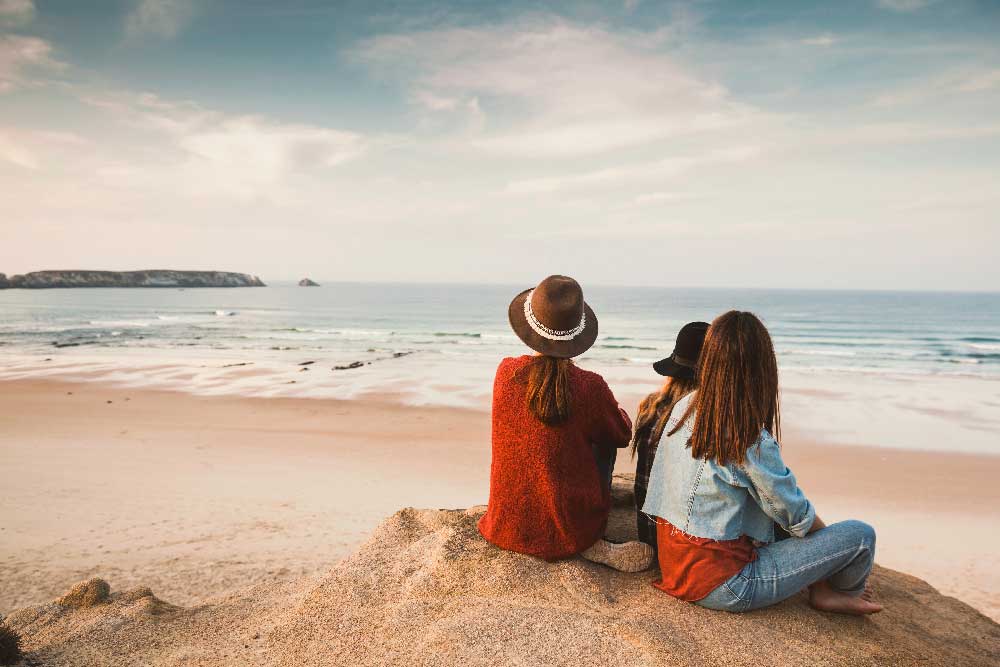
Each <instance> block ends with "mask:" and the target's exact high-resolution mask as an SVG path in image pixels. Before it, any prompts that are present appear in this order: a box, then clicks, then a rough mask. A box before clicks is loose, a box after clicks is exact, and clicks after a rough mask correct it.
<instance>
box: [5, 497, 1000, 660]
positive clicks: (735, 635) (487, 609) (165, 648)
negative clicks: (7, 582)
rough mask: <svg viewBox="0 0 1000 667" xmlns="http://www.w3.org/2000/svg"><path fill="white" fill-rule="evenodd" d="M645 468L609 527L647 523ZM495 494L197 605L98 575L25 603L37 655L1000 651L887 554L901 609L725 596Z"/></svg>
mask: <svg viewBox="0 0 1000 667" xmlns="http://www.w3.org/2000/svg"><path fill="white" fill-rule="evenodd" d="M630 487H631V481H630V480H628V479H625V478H619V479H617V480H616V484H615V493H614V499H615V509H614V511H613V513H612V519H611V522H610V525H609V535H610V536H612V537H617V538H626V537H629V534H630V533H631V532H633V531H634V528H633V525H634V511H633V510H632V509H631V503H632V497H631V491H630ZM483 510H484V508H483V507H473V508H471V509H467V510H418V509H412V508H409V509H403V510H400V511H399V512H397V513H396V514H395V515H393V516H392V517H390V518H388V519H386V520H385V521H384V522H383V523H382V525H381V526H379V527H378V529H377V530H376V531H375V533H374V534H373V535H372V536H371V538H370V539H369V540H368V542H367V543H365V544H364V545H363V546H362V547H361V548H360V549H358V551H357V552H355V553H354V554H353V555H351V556H349V557H348V558H346V559H345V560H343V561H341V562H340V563H339V564H338V565H336V566H335V567H334V568H333V569H332V570H331V571H330V572H328V573H327V574H326V575H323V576H320V577H316V578H306V579H301V580H297V581H292V582H285V583H268V584H261V585H258V586H255V587H252V588H249V589H246V590H244V591H241V592H239V593H236V594H233V595H229V596H226V597H221V598H218V599H215V600H210V601H208V602H206V603H205V604H201V605H197V606H194V607H186V608H184V607H175V606H173V605H170V604H168V603H166V602H163V601H162V600H159V599H158V598H157V597H156V596H155V595H153V593H152V592H151V591H150V590H149V589H148V588H138V589H134V590H130V591H127V592H118V593H116V592H112V593H111V594H110V595H106V594H105V593H106V589H105V585H104V582H103V581H100V580H90V581H88V582H84V583H82V584H80V585H78V586H76V587H74V590H73V591H70V593H68V594H67V596H66V597H64V598H62V599H60V600H57V601H55V602H51V603H49V604H43V605H39V606H37V607H29V608H26V609H22V610H20V611H17V612H15V613H13V614H11V615H10V616H9V617H8V618H7V621H6V622H7V623H8V624H9V625H10V627H11V628H12V629H13V630H15V631H17V632H18V633H20V635H21V638H22V646H23V648H24V650H25V652H26V654H27V656H28V659H29V660H35V661H36V664H53V665H55V664H58V665H80V666H83V665H87V666H88V667H89V666H91V665H147V664H148V665H182V664H183V665H188V664H191V665H194V664H197V665H207V666H221V665H278V666H288V667H291V666H293V665H294V666H295V667H302V666H309V665H344V666H348V665H349V666H352V667H354V666H372V667H374V666H376V665H378V666H385V665H389V666H393V665H398V666H400V667H402V666H406V667H410V666H411V665H434V666H449V665H454V666H461V667H472V666H479V665H482V666H487V665H489V666H490V667H499V666H503V665H567V666H570V665H572V666H573V667H580V666H581V665H602V666H604V665H611V666H625V665H628V666H633V667H634V666H649V667H652V666H654V665H655V666H668V667H669V666H679V665H684V666H689V667H706V666H708V665H747V666H749V665H754V666H756V665H780V666H781V667H806V666H810V667H811V666H813V665H825V666H828V667H831V666H844V667H847V666H848V665H850V666H851V667H859V666H871V667H875V666H889V665H892V666H894V667H907V666H911V665H912V666H916V665H920V666H921V667H933V666H938V667H957V666H959V665H961V666H962V667H995V665H996V664H997V658H998V656H1000V625H998V624H996V623H994V622H993V621H992V620H990V619H989V618H987V617H986V616H984V615H982V614H980V613H979V612H977V611H976V610H975V609H973V608H972V607H969V606H968V605H966V604H964V603H962V602H959V601H958V600H955V599H953V598H949V597H945V596H943V595H941V594H939V593H938V592H937V591H935V590H934V589H933V588H931V587H930V586H929V585H928V584H926V583H925V582H923V581H921V580H919V579H916V578H914V577H911V576H909V575H906V574H902V573H900V572H894V571H892V570H888V569H885V568H882V567H876V569H875V572H874V576H873V579H872V584H873V588H874V590H875V593H876V595H877V597H878V599H879V600H880V601H881V602H882V603H884V604H885V607H886V609H885V611H883V612H882V613H880V614H876V615H874V616H870V617H865V618H857V617H850V616H839V615H835V614H823V613H820V612H817V611H815V610H813V609H811V608H810V607H809V605H808V602H807V600H806V596H805V595H804V594H802V595H798V596H796V597H794V598H792V599H790V600H787V601H785V602H784V603H782V604H780V605H777V606H775V607H771V608H769V609H762V610H759V611H755V612H751V613H747V614H727V613H724V612H715V611H709V610H707V609H702V608H700V607H698V606H695V605H692V604H689V603H686V602H680V601H678V600H674V599H672V598H670V597H668V596H666V595H665V594H664V593H662V592H661V591H659V590H657V589H655V588H653V587H652V586H651V585H650V583H651V582H652V581H653V580H654V579H655V578H656V574H657V573H656V570H655V569H653V570H648V571H646V572H642V573H639V574H623V573H620V572H615V571H612V570H610V569H608V568H606V567H603V566H600V565H595V564H594V563H590V562H587V561H585V560H582V559H580V558H575V559H570V560H566V561H561V562H557V563H546V562H544V561H541V560H538V559H536V558H532V557H530V556H523V555H521V554H515V553H511V552H506V551H501V550H500V549H497V548H495V547H493V546H492V545H490V544H488V543H487V542H486V541H485V540H483V538H482V537H481V536H480V535H479V532H478V531H477V529H476V523H477V521H478V520H479V518H480V517H481V516H482V513H483Z"/></svg>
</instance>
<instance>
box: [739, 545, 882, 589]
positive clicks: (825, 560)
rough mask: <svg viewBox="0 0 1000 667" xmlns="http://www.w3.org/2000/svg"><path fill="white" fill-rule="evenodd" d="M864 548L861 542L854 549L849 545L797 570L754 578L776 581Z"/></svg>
mask: <svg viewBox="0 0 1000 667" xmlns="http://www.w3.org/2000/svg"><path fill="white" fill-rule="evenodd" d="M866 548H867V545H865V544H862V545H861V546H860V547H857V548H856V549H855V547H851V548H850V549H844V550H843V551H838V552H837V553H835V554H831V555H829V556H827V557H826V558H822V559H820V560H817V561H813V562H812V563H809V564H808V565H803V566H802V567H800V568H798V569H797V570H792V571H791V572H783V573H782V574H780V575H779V576H776V577H755V578H756V579H757V580H759V581H778V580H779V579H785V578H787V577H791V576H794V575H796V574H798V573H800V572H805V571H806V570H808V569H809V568H811V567H815V566H817V565H822V564H823V563H826V562H828V561H831V560H833V559H835V558H840V557H841V556H843V555H844V554H849V553H851V552H852V551H855V550H856V551H857V552H858V553H861V550H862V549H866Z"/></svg>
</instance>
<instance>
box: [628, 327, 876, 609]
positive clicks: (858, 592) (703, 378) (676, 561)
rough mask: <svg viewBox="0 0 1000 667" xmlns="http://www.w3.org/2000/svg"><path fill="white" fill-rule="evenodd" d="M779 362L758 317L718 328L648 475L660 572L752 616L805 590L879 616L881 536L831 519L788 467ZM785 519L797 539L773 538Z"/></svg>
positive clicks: (648, 506)
mask: <svg viewBox="0 0 1000 667" xmlns="http://www.w3.org/2000/svg"><path fill="white" fill-rule="evenodd" d="M779 421H780V418H779V405H778V368H777V360H776V358H775V355H774V347H773V345H772V343H771V337H770V334H768V332H767V329H766V328H765V327H764V325H763V324H762V323H761V322H760V320H758V319H757V317H756V316H754V315H753V314H752V313H746V312H737V311H730V312H728V313H725V314H723V315H721V316H719V317H717V318H716V319H715V321H714V322H712V325H711V326H710V327H709V330H708V333H707V335H706V338H705V343H704V346H703V349H702V354H701V357H700V358H699V361H698V389H697V391H696V392H695V393H693V394H691V395H690V396H688V397H686V398H685V399H684V401H682V402H681V403H680V404H678V405H677V406H675V408H674V411H673V413H672V414H671V416H670V418H669V420H668V422H669V423H668V425H667V427H666V428H665V429H664V432H663V436H662V437H661V440H660V443H659V446H658V448H657V451H656V458H655V460H654V461H653V467H652V470H651V473H650V480H649V491H648V494H647V496H646V501H645V503H644V505H643V511H644V512H646V513H647V514H649V515H652V516H655V517H656V523H657V525H656V531H657V546H658V554H657V555H658V557H659V561H660V572H661V578H660V580H659V581H657V582H655V583H654V585H655V586H657V587H658V588H660V589H662V590H663V591H665V592H667V593H668V594H670V595H671V596H673V597H675V598H678V599H681V600H686V601H689V602H695V603H696V604H698V605H701V606H703V607H707V608H709V609H719V610H725V611H733V612H743V611H748V610H751V609H759V608H761V607H766V606H768V605H772V604H775V603H777V602H780V601H782V600H784V599H786V598H788V597H790V596H792V595H795V594H796V593H798V592H799V591H801V590H802V589H804V588H806V587H808V588H809V591H810V602H811V604H812V605H813V606H814V607H816V608H817V609H820V610H824V611H835V612H841V613H846V614H856V615H860V614H871V613H875V612H878V611H880V610H881V609H882V607H881V606H880V605H878V604H876V603H874V602H873V601H872V600H871V595H870V593H869V590H868V587H867V582H868V577H869V575H870V574H871V570H872V565H873V562H874V555H875V532H874V530H873V529H872V528H871V526H869V525H867V524H865V523H862V522H860V521H841V522H839V523H836V524H833V525H830V526H826V525H825V524H824V523H823V521H822V520H820V518H819V517H818V516H816V510H815V508H814V507H813V505H812V503H810V502H809V500H808V499H807V498H806V497H805V495H804V494H803V493H802V491H801V489H799V486H798V484H797V483H796V481H795V476H794V475H793V474H792V472H791V471H790V470H789V469H788V467H787V466H785V463H784V461H783V460H782V457H781V451H780V448H779V447H778V443H777V441H776V440H775V438H774V437H772V434H777V433H778V430H779ZM775 524H777V525H778V526H780V527H781V528H782V529H783V530H784V531H787V532H788V533H789V534H790V535H791V537H790V538H789V539H785V540H782V541H778V542H775V541H774V538H775V531H774V526H775Z"/></svg>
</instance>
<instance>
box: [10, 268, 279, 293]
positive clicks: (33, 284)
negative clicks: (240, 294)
mask: <svg viewBox="0 0 1000 667" xmlns="http://www.w3.org/2000/svg"><path fill="white" fill-rule="evenodd" d="M0 276H2V274H0ZM264 286H265V285H264V283H263V282H262V281H261V279H260V278H258V277H257V276H252V275H250V274H247V273H232V272H229V271H173V270H169V269H151V270H145V271H77V270H70V271H34V272H32V273H25V274H24V275H17V276H11V277H10V278H9V279H8V278H7V277H6V276H3V277H2V279H0V289H4V288H23V289H50V288H58V287H264Z"/></svg>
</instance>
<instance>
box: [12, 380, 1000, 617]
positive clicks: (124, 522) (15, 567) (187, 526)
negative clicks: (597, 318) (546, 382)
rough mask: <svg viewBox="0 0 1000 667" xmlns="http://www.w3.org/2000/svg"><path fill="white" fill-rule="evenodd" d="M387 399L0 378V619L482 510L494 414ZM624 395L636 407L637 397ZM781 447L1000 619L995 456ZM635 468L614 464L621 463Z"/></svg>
mask: <svg viewBox="0 0 1000 667" xmlns="http://www.w3.org/2000/svg"><path fill="white" fill-rule="evenodd" d="M391 398H392V397H391V396H388V395H382V396H381V397H380V399H379V400H369V399H366V400H332V399H314V398H309V399H303V398H278V397H275V398H252V397H251V398H247V397H234V396H211V397H206V396H198V395H192V394H185V393H181V392H170V391H163V390H150V389H135V388H123V387H115V386H110V385H108V384H104V383H100V382H77V383H73V382H64V381H53V380H14V381H0V400H3V402H4V404H5V406H6V410H5V411H4V414H3V415H0V456H2V457H3V458H4V460H5V461H6V462H7V465H5V469H6V471H7V476H8V483H6V484H5V485H4V486H5V488H4V489H3V490H2V491H0V498H2V500H3V502H2V503H0V525H2V527H3V531H2V532H0V536H2V539H0V566H2V567H3V569H4V570H5V572H9V575H8V577H7V578H6V580H7V582H8V585H7V586H5V587H4V590H3V591H0V613H8V612H10V611H11V610H13V609H14V608H18V607H21V606H25V605H27V604H34V603H39V602H44V601H47V600H49V599H52V598H53V597H55V596H56V595H58V594H59V593H60V592H62V591H63V590H64V589H65V588H67V587H68V585H70V584H72V583H73V582H75V581H78V580H80V579H84V578H87V577H89V576H102V577H105V578H107V579H109V580H111V581H113V583H114V585H115V586H116V587H122V588H125V587H128V586H132V585H149V586H151V587H152V588H153V589H154V590H156V591H157V593H158V595H160V596H161V597H163V598H164V599H166V600H168V601H171V602H175V603H179V604H194V603H197V602H199V601H203V600H205V599H207V598H209V597H214V596H218V595H223V594H225V593H226V592H229V591H232V590H235V589H237V588H241V587H245V586H247V585H251V584H253V583H259V582H262V581H281V580H287V579H290V578H293V577H297V576H311V575H318V574H320V573H322V572H324V571H326V570H327V569H329V568H330V567H332V566H333V564H334V563H336V562H337V561H338V560H339V559H340V558H341V557H343V556H344V555H346V554H347V553H349V552H350V551H351V550H352V549H353V548H354V547H355V546H357V545H358V544H359V543H360V542H361V541H362V540H363V539H364V538H365V537H366V536H367V535H368V534H369V533H370V531H371V530H372V529H374V527H375V526H376V525H377V524H378V523H379V522H380V521H381V520H382V519H383V518H384V517H385V516H388V515H390V514H392V513H393V512H394V511H396V510H397V509H398V508H400V507H405V506H417V507H420V506H429V507H435V506H436V507H468V506H472V505H476V504H483V503H485V502H486V499H487V495H488V478H489V459H490V445H489V430H490V423H489V415H488V413H486V412H484V411H482V410H476V409H468V408H454V407H440V406H408V405H401V404H399V403H397V402H393V401H392V400H391ZM621 399H622V401H623V404H624V405H625V406H626V408H627V409H629V410H630V412H634V404H633V401H632V396H631V394H629V395H624V396H621ZM109 401H110V403H109ZM783 445H784V449H785V456H786V459H787V461H788V463H789V465H790V467H792V469H793V470H794V471H795V473H796V475H797V476H798V478H799V481H800V483H801V485H802V486H803V489H804V490H805V491H806V492H807V494H808V495H809V496H810V498H811V499H812V500H813V502H814V503H815V504H816V506H817V509H818V512H819V514H820V515H821V516H823V518H824V519H825V520H827V521H828V522H830V521H837V520H842V519H847V518H857V519H862V520H865V521H868V522H869V523H872V524H873V525H874V526H875V527H876V530H877V532H878V534H879V544H878V553H879V556H878V558H877V560H878V562H879V563H880V564H882V565H885V566H887V567H891V568H893V569H898V570H902V571H904V572H908V573H910V574H913V575H915V576H918V577H921V578H923V579H926V580H927V581H928V582H929V583H931V585H933V586H935V587H936V588H938V589H939V590H941V591H942V592H943V593H945V594H947V595H954V596H956V597H958V598H959V599H961V600H963V601H965V602H968V603H969V604H971V605H973V606H974V607H976V608H977V609H980V610H981V611H982V612H983V613H985V614H986V615H988V616H990V617H992V618H994V619H1000V574H998V572H1000V525H998V524H1000V522H998V519H997V518H996V516H995V512H994V511H993V508H994V507H995V506H996V504H997V502H998V501H1000V489H997V488H996V487H995V485H993V484H992V481H993V479H995V478H996V475H997V474H998V473H1000V456H996V455H991V454H942V453H938V452H926V451H907V450H898V449H889V448H878V447H864V446H858V445H845V444H831V443H826V442H822V441H819V440H817V439H816V438H815V437H812V436H811V435H810V434H808V433H807V432H805V431H801V430H792V429H788V428H786V433H785V437H784V439H783ZM632 466H633V463H632V462H631V460H630V458H629V456H628V455H627V454H623V455H620V456H619V459H618V465H617V466H616V469H617V470H618V471H619V472H630V471H631V468H632ZM112 471H113V473H112Z"/></svg>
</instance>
